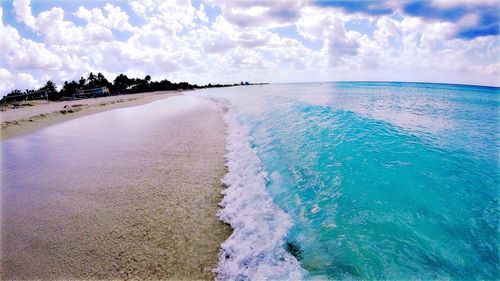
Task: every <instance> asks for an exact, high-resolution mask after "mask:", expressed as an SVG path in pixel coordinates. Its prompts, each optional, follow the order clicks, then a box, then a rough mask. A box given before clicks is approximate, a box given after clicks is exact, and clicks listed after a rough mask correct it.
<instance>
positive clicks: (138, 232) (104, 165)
mask: <svg viewBox="0 0 500 281" xmlns="http://www.w3.org/2000/svg"><path fill="white" fill-rule="evenodd" d="M155 100H156V101H155ZM150 101H155V102H152V103H148V102H150ZM141 103H142V104H143V105H141V106H133V105H137V104H141ZM118 107H128V108H126V109H125V108H124V109H120V110H112V111H108V110H109V109H114V108H118ZM94 110H95V111H94ZM99 111H105V112H101V113H99V114H93V115H90V114H92V113H96V112H99ZM158 113H161V117H158ZM79 114H82V115H81V116H83V115H89V116H85V117H83V118H77V119H76V117H81V116H80V115H79ZM223 114H224V112H223V109H222V108H221V107H219V106H218V105H216V104H215V103H214V102H212V101H209V100H206V99H200V98H195V97H188V96H179V93H178V92H175V93H172V92H170V93H166V94H162V95H151V96H147V97H144V98H142V99H136V100H133V101H128V102H123V103H112V104H110V105H106V106H94V107H90V106H89V107H88V108H85V109H83V110H81V111H78V112H76V113H73V114H70V115H69V116H70V118H69V119H73V120H71V121H69V122H62V121H67V120H69V119H67V118H68V117H66V116H68V114H66V115H63V114H57V113H56V114H54V115H55V116H51V117H42V119H41V120H40V121H39V120H37V121H35V122H30V123H34V125H35V126H34V127H30V128H29V129H31V128H36V129H40V128H44V127H47V128H46V129H44V130H43V132H40V133H38V132H35V133H34V134H32V135H27V136H25V137H22V138H11V136H13V135H14V133H12V135H9V138H8V139H6V140H2V142H1V144H2V155H3V156H2V158H3V159H2V170H3V171H4V172H3V174H4V175H5V176H4V177H3V178H2V223H1V224H2V228H1V232H2V233H1V234H2V235H1V240H2V241H1V247H2V255H1V267H0V268H1V270H0V275H1V277H2V279H42V280H50V279H89V278H90V279H191V280H192V279H205V280H207V279H214V278H215V273H214V272H213V269H215V268H216V266H217V263H218V261H219V252H220V245H221V243H222V242H223V241H225V240H226V239H227V238H228V237H229V235H230V234H231V231H232V230H231V228H230V227H229V226H228V225H226V224H224V223H223V222H222V221H221V220H219V218H218V217H217V215H216V213H217V211H218V210H219V209H220V208H219V205H218V204H219V202H220V201H221V200H222V197H223V196H222V195H221V190H222V186H221V183H220V179H221V178H222V177H223V176H224V174H225V173H226V167H225V159H224V155H225V154H226V149H225V141H226V134H225V130H226V127H225V124H224V121H223ZM125 116H127V118H129V116H133V117H134V120H135V119H137V120H138V121H137V122H142V123H140V124H142V126H136V125H137V124H135V123H134V124H130V123H129V122H130V120H129V119H126V120H124V121H126V122H123V123H124V124H121V125H120V124H117V123H115V121H116V120H114V119H113V118H123V117H125ZM44 119H48V120H50V122H56V123H59V124H56V125H54V126H51V127H48V126H49V125H48V124H49V123H48V121H46V120H44ZM2 121H3V120H2ZM28 122H29V121H28ZM61 122H62V123H61ZM24 124H25V123H21V125H16V126H17V128H16V126H12V128H14V129H13V130H17V131H19V130H20V129H21V128H22V127H23V126H24ZM53 124H55V123H53ZM89 124H90V126H89ZM93 124H98V125H97V126H94V125H93ZM103 126H104V127H103ZM123 128H126V129H125V130H123ZM23 130H24V129H23ZM26 130H28V129H26ZM86 130H90V131H86ZM115 130H116V131H115ZM128 130H131V131H128ZM24 132H26V131H24ZM61 132H63V135H61ZM108 133H109V134H110V136H111V138H108V137H107V135H106V134H108ZM2 134H3V130H2ZM16 135H21V134H16ZM86 136H92V137H89V138H88V139H87V138H86ZM95 136H103V138H102V139H101V138H100V139H99V140H100V141H99V143H95V141H94V137H95ZM56 137H63V138H65V137H70V138H75V139H76V140H78V142H77V143H76V142H73V143H74V145H73V147H69V146H67V147H59V146H54V145H51V141H52V140H53V139H56ZM26 140H28V141H29V142H30V148H29V149H34V150H37V151H39V152H40V153H37V154H36V155H32V154H30V152H26V153H27V155H32V157H35V158H34V159H30V160H29V161H27V162H19V161H17V160H15V159H16V157H17V155H18V154H22V152H19V151H15V152H12V153H9V151H11V150H12V148H13V147H18V144H19V143H23V141H26ZM119 140H123V142H121V141H119ZM58 142H59V143H68V142H67V141H66V140H65V139H62V140H58ZM56 143H57V142H56ZM131 147H133V149H130V148H131ZM51 148H54V149H56V150H55V151H50V149H51ZM44 149H46V150H44ZM82 149H85V153H83V154H82V153H81V151H82ZM56 152H57V153H56ZM75 153H78V157H77V158H72V157H73V156H74V155H76V154H75ZM103 153H104V154H103ZM12 155H14V156H12ZM40 155H42V156H40ZM43 155H54V156H53V157H54V158H51V157H48V158H50V159H49V160H48V162H49V163H50V165H45V164H44V159H46V158H47V156H43ZM55 155H57V156H55ZM8 157H14V160H12V158H8ZM30 157H31V156H30ZM36 157H41V158H40V159H36ZM44 157H45V158H44ZM19 158H20V159H24V158H23V157H19ZM75 160H76V161H75ZM16 161H17V162H16ZM54 162H55V164H54ZM9 165H12V167H23V168H22V169H23V170H22V171H16V169H12V168H9V167H10V166H9ZM54 165H55V166H54ZM26 166H27V167H26ZM30 167H31V169H30ZM33 167H36V168H35V169H33ZM54 170H56V171H57V173H50V171H54ZM5 171H8V172H9V173H5ZM27 171H30V176H28V177H23V176H22V175H25V174H26V172H27ZM75 171H78V172H77V173H75ZM16 173H18V174H16ZM69 183H70V184H69ZM14 187H15V188H14Z"/></svg>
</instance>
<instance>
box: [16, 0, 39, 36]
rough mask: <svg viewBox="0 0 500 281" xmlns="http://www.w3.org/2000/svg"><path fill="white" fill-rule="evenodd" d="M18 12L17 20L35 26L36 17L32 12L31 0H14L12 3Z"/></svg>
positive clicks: (31, 26)
mask: <svg viewBox="0 0 500 281" xmlns="http://www.w3.org/2000/svg"><path fill="white" fill-rule="evenodd" d="M12 5H13V6H14V11H15V13H16V20H18V21H21V22H23V23H25V24H26V25H27V26H29V27H30V28H33V29H34V28H35V18H34V17H33V15H32V14H31V1H30V0H14V2H13V3H12Z"/></svg>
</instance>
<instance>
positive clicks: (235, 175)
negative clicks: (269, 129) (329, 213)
mask: <svg viewBox="0 0 500 281" xmlns="http://www.w3.org/2000/svg"><path fill="white" fill-rule="evenodd" d="M217 102H218V103H219V104H221V105H222V106H224V107H225V108H227V110H228V112H227V113H226V114H225V116H224V121H225V122H226V124H227V130H228V136H227V150H228V154H227V156H226V157H227V166H228V169H229V171H228V174H227V175H226V176H225V177H224V178H223V180H222V181H223V183H224V184H225V185H227V189H225V190H224V191H223V194H224V195H225V196H224V199H223V200H222V202H221V203H220V205H221V207H223V209H222V210H221V211H219V213H218V215H219V217H220V218H221V219H222V220H223V221H224V222H226V223H228V224H230V225H231V227H232V228H233V229H234V231H233V234H232V235H231V236H230V237H229V238H228V239H227V240H226V241H225V242H224V243H222V245H221V248H222V249H221V252H220V257H219V264H218V265H217V268H216V269H215V271H216V272H217V273H218V279H219V280H301V279H302V277H303V274H304V270H303V269H302V268H301V267H300V264H299V262H298V261H297V260H296V259H295V257H294V256H292V255H291V254H290V253H289V252H287V251H286V250H285V236H286V234H287V233H288V231H289V229H290V227H291V221H290V218H289V217H288V215H287V214H286V213H285V212H283V210H281V209H280V208H279V207H278V206H277V205H276V204H274V203H273V201H272V199H271V198H270V196H269V194H268V193H267V191H266V181H267V173H266V171H265V170H264V169H263V167H262V163H261V161H260V160H259V158H258V157H257V155H256V153H255V151H254V150H253V149H252V148H251V147H250V142H249V132H248V128H247V127H245V126H242V124H240V122H239V121H238V113H237V110H236V109H235V108H234V107H231V106H230V105H229V104H228V103H227V102H224V101H223V100H221V99H217Z"/></svg>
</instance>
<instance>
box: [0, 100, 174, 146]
mask: <svg viewBox="0 0 500 281" xmlns="http://www.w3.org/2000/svg"><path fill="white" fill-rule="evenodd" d="M182 94H183V91H158V92H147V93H137V94H127V95H117V96H107V97H99V98H89V99H81V100H71V101H50V102H48V103H47V102H45V101H30V102H28V103H29V104H33V105H32V106H23V107H20V108H15V109H11V108H8V109H6V110H5V111H0V122H1V130H0V141H4V140H7V139H11V138H13V137H17V136H22V135H27V134H30V133H33V132H35V131H38V130H40V129H43V128H46V127H49V126H51V125H55V124H58V123H62V122H65V121H68V120H72V119H75V118H78V117H83V116H87V115H90V114H94V113H99V112H103V111H107V110H112V109H117V108H125V107H132V106H138V105H143V104H147V103H151V102H154V101H157V100H161V99H165V98H168V97H173V96H179V95H182Z"/></svg>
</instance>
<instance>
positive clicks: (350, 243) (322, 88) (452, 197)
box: [193, 82, 500, 280]
mask: <svg viewBox="0 0 500 281" xmlns="http://www.w3.org/2000/svg"><path fill="white" fill-rule="evenodd" d="M193 95H196V96H199V97H204V98H210V99H212V100H215V101H216V102H218V103H219V104H221V105H222V106H224V107H225V108H226V110H227V113H226V115H225V122H226V124H227V127H228V135H227V150H228V154H227V165H228V174H227V175H226V176H225V177H224V179H223V183H224V184H225V185H226V186H227V188H226V189H225V190H224V195H225V197H224V199H223V201H222V202H221V204H220V205H221V206H222V209H221V211H220V212H219V214H218V215H219V217H220V218H221V219H222V220H224V221H225V222H227V223H229V224H230V225H231V226H232V228H233V229H234V232H233V234H232V235H231V237H230V238H229V239H228V240H227V241H225V242H224V243H223V244H222V250H221V254H220V261H219V264H218V267H217V269H216V270H217V272H218V273H219V278H220V279H221V280H233V279H236V280H248V279H251V280H263V279H267V280H290V279H292V280H296V279H306V280H314V279H336V280H338V279H340V280H358V279H369V280H374V279H377V280H381V279H384V280H387V279H390V280H415V279H423V280H435V279H452V280H473V279H481V280H483V279H487V280H493V279H499V278H500V262H499V245H500V244H499V234H500V228H499V218H500V207H499V191H500V189H499V187H500V185H499V181H500V173H499V160H500V159H499V146H500V134H499V112H500V111H499V109H500V107H499V105H500V89H499V88H494V87H480V86H465V85H449V84H430V83H392V82H338V83H297V84H272V85H263V86H258V85H256V86H243V87H232V88H224V89H206V90H203V91H197V92H194V93H193Z"/></svg>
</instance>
